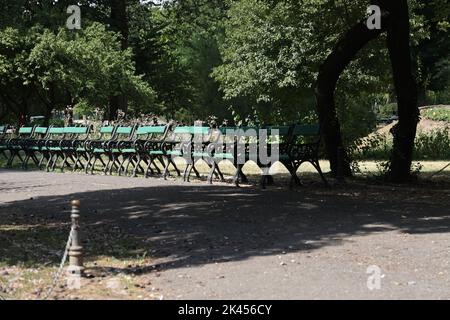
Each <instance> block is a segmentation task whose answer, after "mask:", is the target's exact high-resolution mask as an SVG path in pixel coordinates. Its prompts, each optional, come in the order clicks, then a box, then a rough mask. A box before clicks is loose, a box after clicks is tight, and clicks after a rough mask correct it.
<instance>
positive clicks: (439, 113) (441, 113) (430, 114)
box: [421, 107, 450, 122]
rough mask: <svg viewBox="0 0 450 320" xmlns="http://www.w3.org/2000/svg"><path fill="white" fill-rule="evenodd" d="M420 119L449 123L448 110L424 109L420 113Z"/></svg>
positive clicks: (449, 112) (449, 113) (449, 109)
mask: <svg viewBox="0 0 450 320" xmlns="http://www.w3.org/2000/svg"><path fill="white" fill-rule="evenodd" d="M421 115H422V117H424V118H426V119H429V120H434V121H447V122H450V108H444V107H442V108H431V109H425V110H423V111H422V113H421Z"/></svg>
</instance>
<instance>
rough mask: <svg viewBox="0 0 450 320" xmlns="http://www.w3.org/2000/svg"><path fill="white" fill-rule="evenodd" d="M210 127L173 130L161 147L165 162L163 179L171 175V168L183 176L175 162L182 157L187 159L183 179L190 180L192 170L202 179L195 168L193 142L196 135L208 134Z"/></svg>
mask: <svg viewBox="0 0 450 320" xmlns="http://www.w3.org/2000/svg"><path fill="white" fill-rule="evenodd" d="M208 130H209V127H197V126H190V127H189V126H177V127H175V128H174V129H173V130H171V131H170V132H169V133H168V134H167V137H166V139H165V140H164V142H163V144H162V145H161V149H162V152H163V154H162V157H163V159H164V160H165V161H164V162H165V166H164V172H163V178H164V179H166V178H167V176H168V175H169V167H170V165H172V167H173V168H174V169H175V171H176V173H177V175H178V176H181V172H180V170H179V169H178V167H177V166H176V164H175V162H174V161H173V160H174V159H175V158H176V157H182V158H184V159H185V162H186V168H185V170H184V173H183V179H184V180H187V179H188V173H190V172H191V171H192V170H193V171H194V172H195V174H196V175H197V177H200V173H199V172H198V170H197V169H196V168H195V163H194V162H193V151H192V150H191V149H192V142H193V139H194V136H195V135H203V134H205V133H206V134H208Z"/></svg>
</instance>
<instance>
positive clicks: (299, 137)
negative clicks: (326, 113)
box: [289, 124, 321, 144]
mask: <svg viewBox="0 0 450 320" xmlns="http://www.w3.org/2000/svg"><path fill="white" fill-rule="evenodd" d="M320 139H321V131H320V125H319V124H296V125H294V126H293V127H292V132H291V137H290V139H289V140H290V143H291V144H292V143H316V144H318V143H320Z"/></svg>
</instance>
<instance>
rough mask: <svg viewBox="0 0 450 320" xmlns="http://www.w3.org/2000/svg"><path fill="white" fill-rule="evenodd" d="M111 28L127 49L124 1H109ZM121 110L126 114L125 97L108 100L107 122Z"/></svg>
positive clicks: (126, 102) (125, 6)
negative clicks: (117, 33) (119, 36)
mask: <svg viewBox="0 0 450 320" xmlns="http://www.w3.org/2000/svg"><path fill="white" fill-rule="evenodd" d="M110 19H111V28H112V29H113V30H114V31H116V32H119V33H120V34H121V36H122V38H121V46H122V49H123V50H125V49H126V48H128V34H129V28H128V18H127V4H126V0H111V16H110ZM119 109H121V110H122V111H124V112H126V111H127V109H128V101H127V98H126V96H125V95H123V94H119V95H116V96H113V97H110V99H109V112H108V120H115V119H116V118H117V111H118V110H119Z"/></svg>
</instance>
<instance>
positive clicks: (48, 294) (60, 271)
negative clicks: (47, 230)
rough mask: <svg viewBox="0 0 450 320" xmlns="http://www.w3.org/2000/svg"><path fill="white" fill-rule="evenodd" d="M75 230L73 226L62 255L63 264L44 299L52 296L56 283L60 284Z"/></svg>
mask: <svg viewBox="0 0 450 320" xmlns="http://www.w3.org/2000/svg"><path fill="white" fill-rule="evenodd" d="M73 231H74V229H73V227H72V228H71V229H70V233H69V238H68V239H67V244H66V248H65V250H64V254H63V257H62V260H61V264H60V265H59V269H58V271H57V272H56V274H55V277H54V278H53V283H52V286H51V287H50V289H49V290H48V291H47V294H46V295H45V297H44V300H47V299H48V297H50V295H51V294H52V292H53V290H54V289H55V287H56V285H57V284H58V280H59V277H60V276H61V273H62V271H63V269H64V264H65V263H66V260H67V255H68V253H69V249H70V246H71V244H72V233H73Z"/></svg>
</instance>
